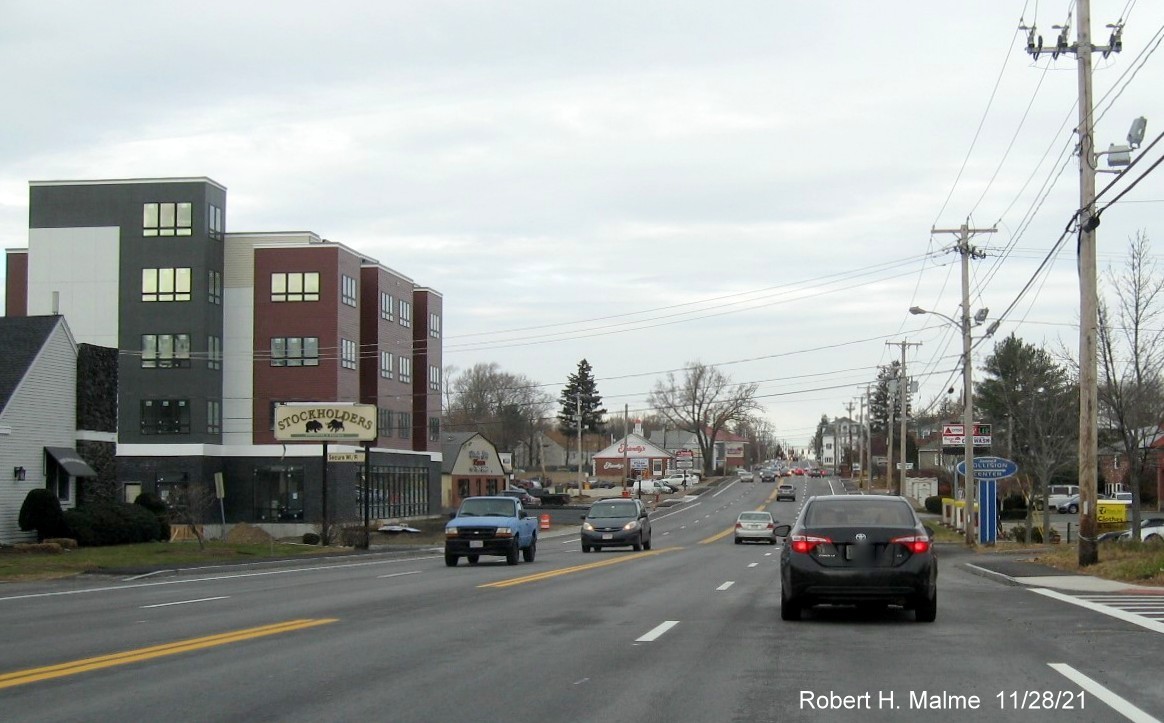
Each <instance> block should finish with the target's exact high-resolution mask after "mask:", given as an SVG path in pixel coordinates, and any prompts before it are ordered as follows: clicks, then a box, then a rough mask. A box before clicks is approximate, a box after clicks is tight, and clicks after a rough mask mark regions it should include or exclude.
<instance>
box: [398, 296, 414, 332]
mask: <svg viewBox="0 0 1164 723" xmlns="http://www.w3.org/2000/svg"><path fill="white" fill-rule="evenodd" d="M400 325H401V326H412V302H411V301H405V300H404V299H401V300H400Z"/></svg>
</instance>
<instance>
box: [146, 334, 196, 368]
mask: <svg viewBox="0 0 1164 723" xmlns="http://www.w3.org/2000/svg"><path fill="white" fill-rule="evenodd" d="M141 366H142V369H178V368H186V367H189V366H190V335H189V334H142V335H141Z"/></svg>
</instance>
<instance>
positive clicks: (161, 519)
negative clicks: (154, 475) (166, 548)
mask: <svg viewBox="0 0 1164 723" xmlns="http://www.w3.org/2000/svg"><path fill="white" fill-rule="evenodd" d="M133 503H134V504H135V505H140V506H142V507H144V508H146V509H147V510H149V511H150V512H152V513H153V515H154V517H157V518H158V526H159V534H160V535H161V537H160V538H159V539H162V540H168V539H170V508H169V506H167V505H166V501H165V500H163V499H162V498H161V497H159V496H157V495H156V494H154V493H153V492H142V493H141V494H140V495H138V496H137V499H135V500H134V501H133Z"/></svg>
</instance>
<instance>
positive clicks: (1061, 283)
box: [0, 0, 1164, 446]
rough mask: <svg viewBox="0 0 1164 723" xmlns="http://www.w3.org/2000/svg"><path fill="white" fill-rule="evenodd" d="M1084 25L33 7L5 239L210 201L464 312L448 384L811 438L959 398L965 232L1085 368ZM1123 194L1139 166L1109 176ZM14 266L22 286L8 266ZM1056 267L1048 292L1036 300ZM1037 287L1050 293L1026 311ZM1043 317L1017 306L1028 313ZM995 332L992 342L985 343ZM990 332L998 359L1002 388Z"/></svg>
mask: <svg viewBox="0 0 1164 723" xmlns="http://www.w3.org/2000/svg"><path fill="white" fill-rule="evenodd" d="M1073 10H1074V3H1073V2H1068V1H1067V0H1057V1H1055V0H1042V2H1037V0H1027V1H1026V2H1023V1H1021V0H986V1H983V0H942V2H933V1H932V0H919V1H916V2H908V1H905V0H901V1H896V0H895V1H894V2H890V3H871V2H867V1H865V0H828V1H825V0H822V1H820V2H811V3H807V2H773V1H772V0H756V1H753V0H740V1H736V2H707V1H706V0H705V1H701V2H694V1H690V0H658V1H655V0H616V1H607V0H586V1H585V2H581V1H579V2H573V1H566V0H562V1H555V0H526V1H513V2H509V1H506V0H498V1H496V2H486V1H482V0H464V1H460V2H452V1H445V0H416V1H415V2H397V1H394V0H378V1H377V2H347V1H344V0H339V1H338V2H332V3H318V2H300V1H299V0H281V1H280V2H270V1H267V0H248V1H247V2H245V3H240V2H233V1H232V2H218V1H216V0H208V1H207V2H202V3H198V4H194V5H191V4H189V3H172V2H156V0H151V1H150V2H137V1H133V0H126V1H121V2H117V3H92V2H73V1H70V0H62V1H61V2H53V3H44V2H39V1H34V0H29V1H25V0H0V17H3V18H4V22H3V23H0V67H4V68H5V69H6V71H5V73H4V74H3V75H2V76H0V98H2V99H3V106H4V108H5V112H4V113H3V114H2V115H0V243H2V245H3V246H4V247H6V248H13V247H24V246H27V243H28V183H29V181H34V180H61V179H114V178H151V177H190V176H207V177H210V178H212V179H214V180H215V181H217V182H218V183H221V184H223V185H224V186H226V187H227V189H228V200H227V211H226V227H227V231H228V232H232V231H233V232H241V231H286V230H296V231H313V232H315V233H318V234H319V235H320V236H323V237H324V238H327V239H330V240H332V241H336V242H339V243H343V244H345V245H347V246H349V247H351V248H353V249H356V250H357V251H359V252H361V253H364V254H367V255H368V256H371V257H373V258H375V259H377V260H379V261H380V262H381V263H383V264H385V265H386V266H389V267H391V268H393V269H396V270H398V271H400V272H402V273H404V274H406V275H408V276H409V277H411V278H413V279H414V280H415V281H416V282H417V283H418V284H421V285H424V286H428V287H431V288H434V289H437V290H438V291H440V292H441V293H442V294H443V295H444V299H445V305H444V309H445V318H444V334H445V338H444V345H445V346H444V349H445V364H446V366H453V367H456V368H458V369H462V370H463V369H467V368H469V367H471V366H473V365H474V364H477V363H482V362H485V363H489V362H496V363H497V364H498V365H499V366H500V367H501V368H502V369H503V370H504V371H507V372H511V373H515V374H523V375H525V376H527V377H529V378H530V379H532V380H534V381H536V382H538V383H540V384H544V385H546V386H545V388H546V390H547V391H548V392H549V393H550V394H551V395H552V396H554V397H555V398H556V397H557V396H558V394H559V392H560V390H561V387H562V385H563V384H564V383H565V381H566V377H567V375H569V374H571V373H573V372H575V371H576V369H577V366H578V362H579V361H580V360H581V359H583V358H585V359H587V360H588V361H589V363H590V364H591V366H592V367H593V372H594V375H595V377H596V378H597V380H598V390H599V392H600V393H601V394H602V395H603V398H604V403H605V405H606V408H607V409H608V410H609V411H612V412H621V411H622V410H623V408H624V405H625V406H626V407H627V408H629V410H630V412H631V415H632V416H636V415H638V414H645V413H647V412H648V411H649V410H648V408H647V404H646V396H647V393H648V392H649V391H650V389H651V387H652V386H653V385H654V384H655V383H656V382H658V381H659V380H661V379H662V378H663V377H664V375H665V374H666V373H667V372H668V371H673V370H681V369H682V368H683V367H684V366H685V365H686V364H688V363H690V362H693V361H700V362H703V363H705V364H713V365H716V366H718V367H719V368H720V369H721V370H722V371H723V372H724V373H725V374H727V375H728V376H729V377H730V378H731V379H732V380H733V381H734V382H740V383H744V382H755V383H757V384H758V391H757V398H758V401H759V402H760V404H761V405H762V411H761V416H762V417H763V418H765V419H766V420H767V421H769V422H770V423H771V425H772V426H773V427H774V430H775V434H776V436H777V437H778V438H780V439H785V440H787V441H788V442H789V443H791V444H792V445H794V446H803V445H807V444H808V441H809V439H810V438H811V437H812V434H813V432H814V430H815V427H816V424H817V422H818V421H819V420H820V418H821V415H828V416H829V417H830V418H832V417H835V416H838V415H847V414H848V405H849V404H850V403H852V404H853V405H854V406H853V407H852V409H853V416H856V413H857V409H858V407H857V406H856V405H857V401H856V400H857V399H858V398H859V396H860V395H862V394H863V393H864V390H865V387H866V386H867V385H868V384H870V383H872V382H873V380H875V379H876V376H877V369H878V366H879V365H882V364H886V363H888V362H890V361H891V360H893V359H899V358H900V355H901V354H900V347H898V346H889V345H888V344H887V342H901V341H909V342H919V343H920V346H916V347H915V346H910V347H908V353H907V369H908V371H909V373H910V375H911V376H912V377H914V378H915V379H916V380H917V382H918V384H919V391H918V395H917V396H916V397H915V398H914V400H913V404H914V407H915V408H918V409H924V408H926V407H927V406H929V405H931V404H932V403H934V402H935V401H936V400H938V399H940V398H941V397H942V396H944V395H945V393H946V389H947V388H948V387H950V386H951V385H953V386H956V387H958V388H959V389H960V385H959V379H958V358H959V355H960V352H961V346H960V338H959V335H958V333H957V332H956V330H955V329H954V327H953V325H952V324H951V323H950V322H948V321H946V320H944V319H942V318H941V317H939V316H936V315H922V316H912V315H910V314H909V313H908V309H909V307H911V306H921V307H923V308H925V309H929V310H933V311H935V312H938V313H940V314H944V315H946V316H948V317H958V316H959V315H960V314H961V311H960V303H961V298H960V281H959V279H960V276H959V270H958V255H957V254H956V253H953V252H951V250H950V249H951V246H952V244H953V243H954V241H955V240H956V239H955V236H954V235H953V234H951V233H931V230H932V229H934V228H937V229H956V228H958V227H959V226H960V225H961V224H963V223H966V224H968V225H969V227H971V228H981V229H988V228H991V227H996V228H997V232H995V233H983V234H980V235H978V236H976V237H975V238H974V239H973V241H972V243H973V244H975V245H976V246H978V247H979V248H981V249H982V250H983V251H984V252H985V253H986V258H983V259H981V260H977V261H974V262H973V263H972V272H971V273H972V278H971V292H972V299H971V309H972V310H973V311H977V310H978V309H980V308H984V307H985V308H988V309H989V312H988V314H987V319H988V321H987V324H989V323H990V321H993V320H996V319H999V317H1000V316H1001V315H1002V314H1003V312H1004V311H1005V310H1007V308H1008V307H1012V305H1013V308H1011V309H1010V311H1009V313H1008V314H1006V316H1005V317H1004V318H1002V319H1001V321H1000V326H999V330H998V332H997V335H996V338H1001V337H1002V336H1005V335H1007V334H1010V333H1015V334H1017V335H1018V336H1020V337H1021V338H1023V339H1024V340H1025V341H1028V342H1030V343H1033V344H1046V345H1049V346H1054V347H1056V348H1063V349H1067V350H1072V349H1076V348H1077V347H1078V307H1079V301H1078V299H1079V291H1078V280H1077V275H1076V271H1075V243H1074V240H1073V239H1068V241H1067V242H1066V243H1065V244H1063V245H1061V246H1060V247H1059V248H1060V251H1059V252H1058V253H1057V254H1053V255H1052V257H1051V259H1052V260H1051V261H1050V262H1049V263H1048V264H1047V266H1046V267H1045V270H1044V272H1043V273H1041V274H1037V269H1038V267H1039V265H1040V263H1041V262H1042V261H1043V260H1044V258H1045V257H1047V256H1048V254H1050V253H1051V252H1052V249H1053V248H1055V247H1056V242H1057V241H1058V240H1059V238H1060V236H1061V234H1062V233H1063V231H1064V229H1065V227H1066V226H1067V224H1068V222H1069V221H1070V220H1071V218H1072V214H1073V213H1074V211H1075V209H1076V208H1077V207H1078V205H1079V203H1078V198H1079V191H1078V178H1079V173H1078V163H1077V159H1076V157H1075V156H1074V147H1075V143H1076V141H1075V134H1074V129H1075V126H1076V124H1077V110H1076V108H1077V106H1076V101H1077V97H1078V81H1077V70H1076V62H1075V58H1074V56H1073V55H1071V54H1065V55H1061V56H1060V57H1059V58H1058V59H1054V58H1052V57H1051V54H1050V53H1044V54H1043V55H1041V56H1040V57H1039V58H1038V59H1033V58H1031V57H1030V55H1028V53H1027V52H1026V32H1025V31H1020V30H1019V25H1020V21H1024V22H1025V24H1026V25H1031V24H1032V23H1034V24H1035V25H1036V26H1037V28H1038V29H1037V34H1039V35H1042V36H1043V38H1044V45H1045V46H1053V45H1054V39H1055V37H1056V36H1057V34H1058V32H1059V31H1058V30H1054V29H1052V26H1053V25H1062V24H1063V23H1064V22H1066V21H1067V20H1068V19H1069V18H1070V19H1071V31H1070V36H1069V42H1071V43H1073V42H1074V41H1075V32H1076V31H1075V27H1076V22H1075V21H1076V19H1075V18H1074V17H1073V16H1072V15H1071V14H1072V13H1073ZM1091 13H1092V22H1091V28H1092V33H1093V37H1094V41H1095V42H1096V43H1098V44H1106V42H1107V38H1108V34H1109V33H1110V32H1111V31H1110V30H1109V29H1107V28H1105V25H1106V24H1108V23H1115V22H1116V21H1118V20H1120V19H1121V18H1122V19H1123V20H1124V22H1125V28H1124V31H1123V38H1122V39H1123V51H1122V52H1121V53H1113V54H1111V55H1110V56H1109V57H1108V58H1106V59H1105V58H1103V57H1102V56H1101V55H1100V54H1098V53H1097V54H1095V56H1094V60H1093V62H1094V97H1095V115H1096V118H1097V122H1096V131H1095V145H1096V148H1097V150H1103V149H1106V148H1107V147H1108V146H1109V144H1112V143H1116V144H1120V143H1126V140H1125V136H1126V135H1127V131H1128V127H1129V125H1130V124H1131V121H1132V120H1133V119H1134V118H1136V117H1137V116H1144V117H1146V118H1147V119H1148V125H1147V135H1146V137H1145V141H1144V147H1143V149H1142V150H1141V151H1140V152H1138V153H1137V154H1136V155H1137V156H1140V155H1141V154H1142V156H1143V158H1142V161H1141V162H1139V163H1138V164H1137V165H1136V166H1135V167H1134V168H1132V169H1131V170H1130V171H1129V172H1128V173H1127V174H1126V175H1125V177H1123V178H1119V179H1117V178H1116V176H1114V175H1109V174H1100V175H1099V177H1098V179H1097V188H1099V189H1103V188H1104V187H1105V186H1107V185H1108V184H1110V183H1113V182H1114V183H1115V185H1114V186H1113V187H1112V188H1111V190H1109V191H1107V192H1106V195H1105V196H1104V197H1103V200H1105V201H1106V200H1108V199H1111V198H1114V197H1115V196H1116V194H1118V193H1119V192H1121V191H1123V190H1125V189H1126V188H1127V187H1129V186H1130V185H1131V183H1132V181H1133V180H1134V179H1135V178H1136V177H1138V176H1140V175H1141V174H1142V173H1143V172H1145V171H1146V170H1147V169H1148V167H1149V166H1150V165H1151V164H1152V163H1153V162H1155V161H1156V160H1157V159H1159V158H1160V157H1161V154H1162V152H1164V151H1162V150H1161V149H1162V148H1164V144H1161V146H1157V147H1156V148H1155V149H1153V150H1150V151H1149V150H1148V145H1149V143H1150V142H1151V141H1152V139H1154V138H1156V136H1158V135H1159V134H1160V133H1161V132H1162V131H1164V93H1161V92H1160V89H1161V88H1164V52H1161V53H1156V52H1155V51H1156V49H1157V47H1158V46H1159V44H1160V41H1161V40H1162V39H1164V3H1158V2H1151V1H1148V0H1140V1H1139V2H1137V1H1136V0H1093V1H1092V9H1091ZM1099 165H1100V167H1101V168H1106V163H1105V162H1104V160H1102V159H1100V161H1099ZM1162 186H1164V172H1160V173H1155V174H1151V173H1150V174H1149V175H1147V176H1145V177H1144V178H1143V180H1142V181H1141V182H1139V183H1138V184H1137V185H1136V186H1135V187H1134V188H1133V189H1132V190H1130V191H1128V192H1127V193H1126V194H1125V195H1123V196H1122V197H1120V199H1119V200H1118V202H1116V203H1115V204H1113V205H1112V207H1111V208H1110V209H1107V210H1106V211H1105V213H1104V215H1103V217H1102V225H1101V226H1100V228H1099V229H1098V231H1097V238H1098V249H1099V262H1100V266H1101V268H1104V267H1107V266H1108V265H1113V264H1114V265H1119V264H1120V263H1122V260H1123V258H1124V257H1125V253H1126V248H1127V245H1128V242H1129V240H1130V238H1131V237H1132V236H1133V235H1134V234H1136V233H1137V232H1141V231H1142V232H1145V233H1147V235H1148V236H1149V237H1150V238H1152V237H1155V240H1156V243H1155V244H1154V247H1153V249H1154V251H1153V253H1154V255H1155V256H1156V257H1159V255H1160V254H1161V253H1164V229H1160V226H1161V225H1162V224H1154V223H1153V222H1154V221H1156V220H1157V219H1161V220H1164V187H1162ZM2 273H3V270H2V269H0V274H2ZM1036 274H1037V275H1036ZM1032 277H1033V278H1034V282H1033V283H1031V284H1030V287H1029V289H1028V291H1027V292H1026V294H1025V295H1023V296H1021V298H1020V297H1019V294H1020V291H1021V290H1022V289H1023V287H1024V285H1026V284H1027V283H1028V281H1030V280H1031V279H1032ZM1016 299H1017V303H1015V302H1016ZM984 329H985V325H984V326H983V327H980V328H979V329H976V330H975V336H976V338H977V337H978V336H981V334H982V331H983V330H984ZM992 345H993V341H992V340H983V341H982V342H980V343H978V344H977V346H976V351H975V366H976V367H979V366H980V365H981V363H982V360H983V358H985V356H986V355H987V354H989V352H990V350H991V348H992Z"/></svg>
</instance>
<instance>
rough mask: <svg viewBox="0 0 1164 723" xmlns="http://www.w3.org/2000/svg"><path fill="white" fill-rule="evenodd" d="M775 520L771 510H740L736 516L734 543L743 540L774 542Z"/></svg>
mask: <svg viewBox="0 0 1164 723" xmlns="http://www.w3.org/2000/svg"><path fill="white" fill-rule="evenodd" d="M775 529H776V520H774V519H772V513H771V512H741V513H740V515H739V517H737V518H736V544H737V545H739V544H742V543H743V542H744V540H759V541H760V542H767V543H768V544H769V545H775V544H776V533H775V531H774V530H775Z"/></svg>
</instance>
